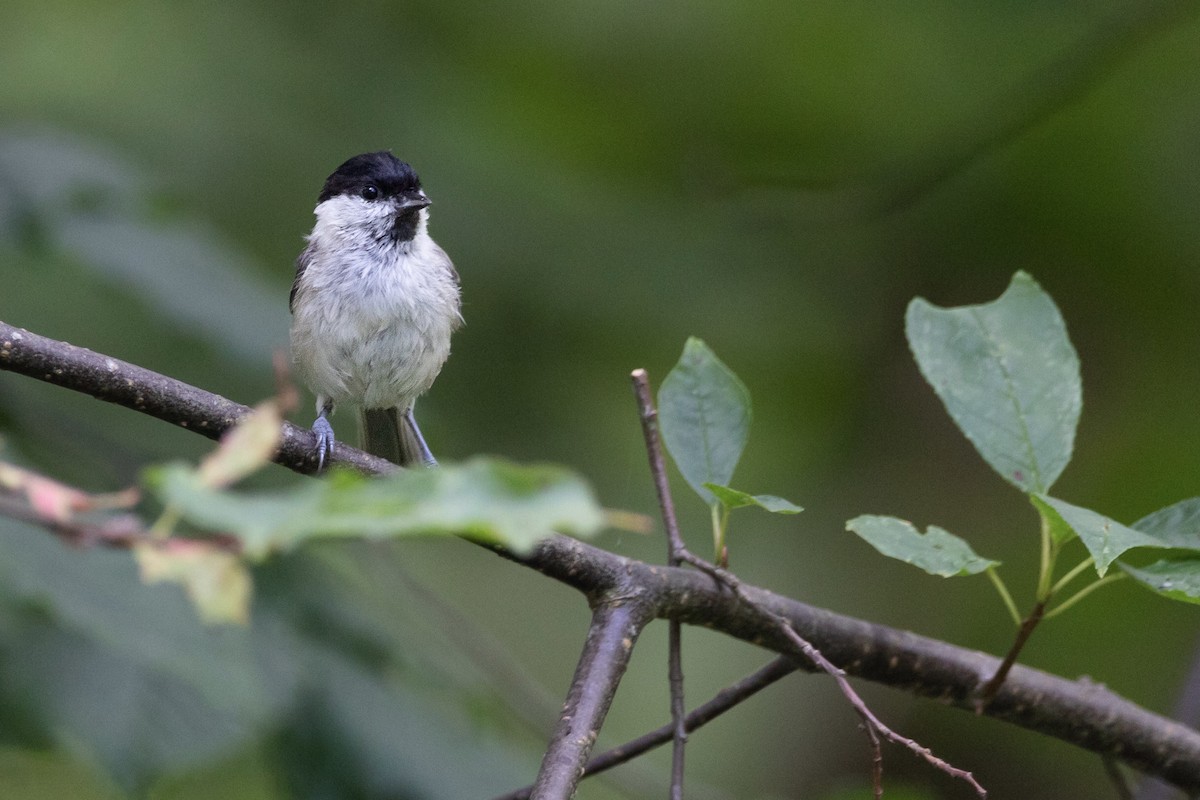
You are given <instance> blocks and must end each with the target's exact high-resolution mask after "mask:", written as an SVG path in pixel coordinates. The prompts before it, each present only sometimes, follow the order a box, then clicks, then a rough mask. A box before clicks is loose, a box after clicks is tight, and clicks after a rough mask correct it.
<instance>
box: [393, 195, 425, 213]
mask: <svg viewBox="0 0 1200 800" xmlns="http://www.w3.org/2000/svg"><path fill="white" fill-rule="evenodd" d="M397 199H398V200H399V201H400V203H399V207H400V208H402V209H403V208H426V207H427V206H429V203H430V200H429V198H428V197H426V196H425V193H424V192H422V191H416V192H406V193H404V194H402V195H400V197H399V198H397Z"/></svg>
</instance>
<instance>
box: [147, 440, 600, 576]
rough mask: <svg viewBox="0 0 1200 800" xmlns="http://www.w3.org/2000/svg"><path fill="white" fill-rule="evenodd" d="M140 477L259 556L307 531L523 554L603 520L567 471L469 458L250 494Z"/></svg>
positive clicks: (194, 519)
mask: <svg viewBox="0 0 1200 800" xmlns="http://www.w3.org/2000/svg"><path fill="white" fill-rule="evenodd" d="M146 479H147V483H148V484H149V486H150V487H151V489H152V490H154V491H155V492H156V493H157V494H158V496H159V497H160V499H162V501H163V502H164V503H169V504H171V505H172V506H174V507H175V508H176V509H177V510H178V511H179V513H180V514H182V515H183V518H184V519H186V520H187V521H188V522H190V523H191V524H192V525H194V526H196V527H198V528H201V529H203V530H209V531H220V532H224V533H229V534H232V535H234V536H237V537H238V538H239V539H240V540H241V541H242V546H243V548H244V550H245V552H246V554H247V555H249V556H252V557H262V556H264V555H266V554H267V553H269V552H271V551H274V550H283V549H287V548H290V547H294V546H296V545H297V544H299V543H301V542H303V541H305V540H307V539H310V538H313V537H317V536H354V537H368V538H379V537H393V536H409V535H415V534H446V535H449V534H462V535H465V536H470V537H472V538H475V539H479V540H482V541H488V542H496V543H499V544H503V545H505V546H506V547H509V548H511V549H513V550H515V551H517V552H528V551H529V550H530V549H531V548H532V547H533V546H534V545H535V544H536V543H537V542H538V541H539V540H541V539H543V538H545V537H546V536H548V535H550V534H551V533H553V532H555V531H559V532H562V533H569V534H573V535H575V536H590V535H591V534H593V533H595V532H596V531H598V530H599V529H600V528H601V527H602V526H603V524H604V513H603V510H602V509H601V508H600V506H599V505H598V504H597V503H596V501H595V498H594V497H593V496H592V492H591V489H590V488H589V487H588V486H587V484H586V483H584V481H583V480H581V479H580V478H578V477H577V476H576V475H574V474H573V473H571V472H569V471H567V470H565V469H562V468H561V467H554V466H548V465H532V466H524V465H518V464H513V463H511V462H507V461H502V460H498V459H484V458H476V459H472V460H471V461H467V462H465V463H463V464H456V465H452V464H447V465H443V466H441V467H439V468H437V469H415V470H403V471H397V472H396V473H395V474H390V475H386V476H380V477H373V478H367V477H364V476H361V475H357V474H355V473H350V472H335V473H333V474H332V475H331V476H330V477H329V479H327V480H323V481H319V482H312V481H305V482H304V483H303V484H301V485H297V486H295V487H294V488H291V489H287V490H283V491H276V492H262V493H256V494H249V493H238V492H232V491H222V490H217V489H211V488H208V487H205V486H204V485H202V483H201V482H200V481H199V480H197V478H196V473H195V470H193V469H191V468H188V467H185V466H180V465H173V466H167V467H160V468H157V469H155V470H152V471H148V473H147V476H146Z"/></svg>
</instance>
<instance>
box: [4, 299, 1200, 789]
mask: <svg viewBox="0 0 1200 800" xmlns="http://www.w3.org/2000/svg"><path fill="white" fill-rule="evenodd" d="M0 369H4V370H10V371H13V372H19V373H22V374H25V375H28V376H30V377H33V378H36V379H38V380H43V381H47V382H49V383H53V384H56V385H59V386H64V387H67V388H70V389H74V390H76V391H80V392H84V393H86V394H89V395H92V396H93V397H97V398H100V399H102V400H107V401H109V402H113V403H117V404H119V405H123V406H126V407H128V408H132V409H134V410H137V411H141V412H142V413H146V414H150V415H152V416H155V417H158V418H159V419H163V420H166V421H168V422H171V423H173V424H176V425H180V426H182V427H186V428H187V429H189V430H194V431H196V432H198V433H201V434H203V435H206V436H209V437H210V438H217V437H218V436H220V434H221V433H222V432H224V431H225V430H226V429H227V428H228V427H230V426H231V425H232V424H234V423H235V422H236V421H237V420H238V419H239V418H240V417H241V416H242V415H243V414H245V413H247V412H248V411H249V409H248V408H246V407H245V406H241V405H238V404H236V403H233V402H231V401H229V400H226V399H225V398H222V397H219V396H218V395H214V394H211V393H209V392H205V391H203V390H200V389H197V388H196V387H193V386H189V385H187V384H185V383H182V382H180V381H177V380H174V379H172V378H167V377H165V376H162V375H159V374H157V373H154V372H151V371H149V370H146V369H143V368H141V367H136V366H134V365H131V364H126V363H125V362H121V361H118V360H116V359H113V358H110V357H108V356H103V355H100V354H97V353H93V352H91V351H89V350H85V349H83V348H80V347H74V346H72V345H69V344H66V343H64V342H57V341H54V340H52V339H47V338H45V337H41V336H37V335H35V334H32V333H29V332H28V331H25V330H22V329H20V328H15V327H13V326H11V325H7V324H5V323H3V322H0ZM314 448H315V440H314V438H313V436H312V434H311V432H309V431H306V430H304V429H302V428H298V427H296V426H292V425H285V431H284V442H283V446H282V447H281V449H280V452H279V454H278V456H277V457H276V461H277V462H278V463H280V464H282V465H284V466H286V467H289V468H290V469H293V470H296V471H297V472H303V473H308V472H312V470H313V467H314V466H315V462H314V460H313V458H312V452H313V449H314ZM334 460H335V461H337V462H339V463H342V464H347V465H350V466H353V467H355V468H357V469H360V470H362V471H364V472H382V471H385V470H387V469H389V468H391V467H390V465H389V464H388V463H387V462H385V461H382V460H380V459H375V458H372V457H370V456H368V455H366V454H365V453H360V452H359V451H357V450H355V449H354V448H350V447H346V446H344V445H339V446H338V448H337V450H336V451H335V453H334ZM492 549H493V550H495V551H496V552H498V553H499V554H500V555H502V556H504V557H505V558H508V559H509V560H511V561H514V562H517V563H519V564H523V565H525V566H527V567H530V568H533V569H536V570H538V571H539V572H541V573H543V574H544V575H546V576H548V577H551V578H553V579H555V580H558V581H561V582H562V583H564V584H567V585H569V586H572V587H574V588H576V589H578V590H579V591H581V592H582V593H584V594H585V595H586V596H587V597H588V598H589V600H590V601H592V602H593V603H599V602H605V601H606V599H607V601H609V602H611V599H612V598H614V597H619V596H621V594H622V593H636V594H637V595H638V596H639V597H640V598H642V600H643V601H644V602H647V603H650V604H651V605H650V608H651V609H652V611H653V614H654V615H655V616H657V617H661V618H666V619H676V620H679V621H681V622H684V623H687V624H693V625H702V626H704V627H707V628H711V629H713V630H716V631H720V632H722V633H725V634H727V635H730V636H733V637H736V638H738V639H742V640H744V641H747V642H750V643H752V644H755V645H759V646H761V647H765V648H767V649H769V650H774V651H775V652H777V653H786V654H791V653H793V652H794V650H793V648H792V645H791V643H790V642H788V641H787V639H786V638H785V637H784V636H783V635H782V634H781V633H780V631H779V628H778V626H777V625H776V624H775V623H774V621H772V620H771V619H769V618H767V617H765V616H764V615H763V614H761V613H759V612H757V611H756V610H754V609H753V608H751V607H749V606H748V605H747V604H746V603H744V602H741V601H739V600H738V598H737V597H736V596H735V595H734V594H733V593H732V592H730V591H729V590H728V589H725V588H722V587H721V586H720V585H719V584H718V582H717V581H715V580H714V579H713V578H712V577H710V576H708V575H706V574H703V573H701V572H698V571H695V570H690V569H684V568H679V567H664V566H656V565H651V564H647V563H644V562H641V561H636V560H632V559H627V558H624V557H622V556H619V555H615V554H613V553H609V552H607V551H604V550H601V549H599V548H597V547H594V546H592V545H589V544H586V543H584V542H580V541H577V540H574V539H570V538H567V537H565V536H552V537H550V538H548V539H546V540H544V541H543V542H541V544H539V545H538V546H537V547H536V548H535V549H534V551H533V552H532V553H531V554H529V555H526V556H518V555H516V554H514V553H511V552H508V551H505V550H503V549H500V548H495V547H492ZM742 588H743V589H744V591H745V592H746V594H747V596H748V597H750V598H751V599H753V600H754V601H755V602H756V603H757V604H759V605H761V606H763V607H764V608H765V609H766V610H768V611H769V612H770V613H773V614H777V615H779V616H782V617H784V618H786V619H787V620H788V621H789V622H790V623H791V625H792V626H793V627H794V629H795V631H796V632H797V633H798V634H799V635H800V636H802V637H803V638H805V639H807V640H808V641H810V642H811V643H812V644H813V645H815V646H816V647H817V648H818V649H820V651H821V652H822V653H824V655H825V656H826V658H828V659H829V661H831V662H832V663H834V664H835V665H837V666H838V667H839V668H841V669H843V670H845V671H846V673H847V674H848V675H851V676H855V677H859V678H863V679H865V680H870V681H875V682H877V683H880V684H883V685H887V686H891V687H893V688H896V689H900V690H902V691H906V692H910V693H912V694H915V695H918V696H922V697H929V698H933V699H935V700H938V701H939V702H942V703H945V704H947V705H952V706H955V707H958V708H962V709H965V710H968V711H971V712H974V710H975V702H974V699H975V696H976V694H977V691H978V688H979V686H980V685H981V683H982V682H983V681H985V680H986V679H987V677H988V676H990V675H991V674H994V672H995V671H996V669H997V667H998V666H999V665H1000V659H998V658H996V657H994V656H991V655H987V654H985V653H982V652H979V651H975V650H968V649H965V648H961V647H956V646H954V645H951V644H947V643H945V642H941V641H938V640H936V639H931V638H928V637H925V636H920V635H918V634H915V633H911V632H908V631H901V630H897V629H895V628H889V627H887V626H885V625H877V624H874V623H871V622H866V621H864V620H859V619H854V618H852V617H847V616H843V615H841V614H836V613H834V612H832V611H827V610H824V609H820V608H815V607H813V606H809V605H806V604H804V603H800V602H798V601H795V600H792V599H790V598H787V597H783V596H780V595H777V594H774V593H773V592H769V591H767V590H765V589H761V588H757V587H753V586H749V585H745V584H743V587H742ZM802 667H804V668H807V669H811V666H805V665H802ZM984 713H985V714H986V715H988V716H991V717H994V718H996V719H1001V720H1005V721H1007V722H1011V723H1013V724H1015V725H1019V726H1021V727H1024V728H1028V729H1030V730H1033V731H1037V732H1039V733H1043V734H1046V735H1049V736H1054V737H1056V738H1058V739H1061V740H1063V741H1065V742H1069V743H1071V744H1074V745H1077V746H1079V747H1082V748H1084V749H1087V750H1091V751H1093V752H1096V753H1098V754H1100V755H1102V756H1107V757H1111V758H1114V759H1117V760H1119V761H1121V762H1123V763H1125V764H1127V765H1129V766H1131V767H1133V768H1135V769H1138V770H1141V771H1143V772H1146V773H1148V774H1151V775H1156V776H1158V777H1161V778H1163V779H1165V780H1167V781H1169V782H1171V783H1173V784H1175V785H1176V786H1178V787H1180V788H1182V789H1184V790H1186V791H1188V792H1190V793H1193V794H1194V793H1197V792H1200V733H1197V732H1196V731H1195V730H1192V729H1191V728H1188V727H1186V726H1183V725H1180V724H1178V723H1176V722H1173V721H1171V720H1169V719H1167V718H1165V717H1163V716H1160V715H1158V714H1154V713H1152V712H1150V711H1147V710H1146V709H1144V708H1141V707H1140V706H1138V705H1136V704H1135V703H1133V702H1131V701H1129V700H1126V699H1125V698H1122V697H1120V696H1119V695H1117V694H1115V693H1114V692H1111V691H1109V690H1108V689H1107V688H1105V687H1104V686H1103V685H1101V684H1098V683H1094V682H1092V681H1089V680H1079V681H1070V680H1066V679H1064V678H1060V677H1057V676H1054V675H1051V674H1049V673H1046V672H1042V671H1040V670H1036V669H1032V668H1029V667H1025V666H1021V665H1017V666H1015V667H1014V668H1013V669H1012V672H1010V673H1009V676H1008V678H1007V679H1006V680H1005V682H1004V685H1003V686H1001V687H1000V689H999V691H998V692H997V693H996V696H995V697H994V698H993V699H992V701H991V703H990V704H989V705H988V707H987V708H986V710H985V711H984Z"/></svg>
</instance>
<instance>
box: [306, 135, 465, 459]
mask: <svg viewBox="0 0 1200 800" xmlns="http://www.w3.org/2000/svg"><path fill="white" fill-rule="evenodd" d="M429 205H430V200H429V197H428V196H427V195H426V194H425V192H424V190H423V189H422V188H421V181H420V179H419V178H418V177H417V173H416V172H415V171H414V170H413V168H412V167H411V166H409V164H407V163H406V162H404V161H401V160H400V159H398V158H396V156H394V155H393V154H392V153H391V152H390V151H378V152H372V153H363V154H361V155H356V156H354V157H353V158H350V159H348V160H346V161H345V162H344V163H343V164H342V165H341V166H339V167H338V168H337V169H336V170H334V171H333V173H332V174H330V175H329V177H328V178H327V179H326V180H325V184H324V186H323V187H322V189H321V192H320V194H319V195H318V196H317V205H316V208H315V209H314V212H313V213H314V214H315V216H316V223H315V224H314V225H313V229H312V232H311V233H310V234H309V235H308V236H307V237H306V242H307V243H306V245H305V247H304V250H303V251H302V252H301V253H300V257H299V258H298V259H297V260H296V277H295V280H294V281H293V282H292V291H291V296H290V298H289V302H288V306H289V308H290V310H291V313H292V323H291V332H290V341H291V353H292V363H293V365H294V368H295V371H296V374H297V375H298V376H299V377H300V379H301V380H302V381H303V382H304V383H305V384H306V385H307V386H308V388H309V389H310V390H311V391H312V392H313V394H314V395H316V410H317V417H316V420H315V421H314V422H313V425H312V430H313V432H314V433H315V434H316V437H317V448H316V460H317V471H318V472H320V471H322V470H323V469H324V467H325V464H326V462H327V461H328V460H329V458H330V457H331V455H332V452H333V445H334V441H335V439H334V433H333V426H332V424H331V423H330V420H329V418H330V417H331V416H332V415H333V412H334V409H335V408H337V407H339V406H341V405H344V404H348V405H354V406H357V407H358V409H359V420H360V443H361V446H362V448H363V449H364V450H366V451H368V452H370V453H372V454H374V455H377V456H380V457H382V458H386V459H387V460H389V461H392V462H393V463H396V464H399V465H400V466H406V467H407V466H416V465H424V466H436V465H437V460H436V459H435V458H434V456H433V453H432V452H431V451H430V449H429V446H428V445H427V444H426V443H425V438H424V437H423V436H422V435H421V429H420V428H419V427H418V426H417V421H416V418H415V416H414V415H413V405H414V403H415V402H416V400H417V398H418V397H420V396H421V395H422V394H424V393H425V392H426V391H428V390H429V388H430V387H431V386H432V385H433V382H434V380H435V379H436V378H437V376H438V373H439V372H441V369H442V365H443V364H445V362H446V359H447V358H448V357H449V355H450V338H451V335H452V334H453V333H454V331H456V330H457V329H458V328H459V327H461V325H462V324H463V318H462V310H461V296H460V281H459V276H458V272H457V271H456V270H455V269H454V265H453V263H452V262H451V261H450V257H449V256H447V255H446V251H445V250H443V249H442V248H441V247H439V246H438V245H437V243H436V242H434V241H433V239H432V238H430V236H429V231H428V227H429Z"/></svg>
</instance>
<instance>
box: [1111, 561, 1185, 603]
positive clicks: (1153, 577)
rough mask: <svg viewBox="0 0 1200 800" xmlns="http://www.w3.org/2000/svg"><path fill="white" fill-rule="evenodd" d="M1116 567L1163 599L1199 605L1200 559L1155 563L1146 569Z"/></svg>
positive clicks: (1122, 563)
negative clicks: (1167, 598)
mask: <svg viewBox="0 0 1200 800" xmlns="http://www.w3.org/2000/svg"><path fill="white" fill-rule="evenodd" d="M1118 566H1119V567H1120V568H1121V569H1123V570H1125V572H1127V573H1129V575H1131V576H1132V577H1133V578H1134V579H1135V580H1137V581H1138V582H1139V583H1141V584H1143V585H1145V586H1148V587H1149V588H1150V589H1152V590H1153V591H1155V592H1157V593H1159V594H1161V595H1162V596H1163V597H1169V598H1171V599H1172V600H1182V601H1183V602H1185V603H1200V558H1187V559H1180V560H1177V561H1156V562H1155V563H1153V564H1151V565H1149V566H1147V567H1134V566H1130V565H1129V564H1126V563H1124V562H1119V563H1118Z"/></svg>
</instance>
